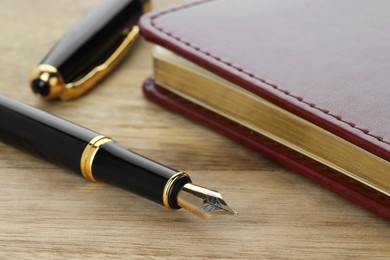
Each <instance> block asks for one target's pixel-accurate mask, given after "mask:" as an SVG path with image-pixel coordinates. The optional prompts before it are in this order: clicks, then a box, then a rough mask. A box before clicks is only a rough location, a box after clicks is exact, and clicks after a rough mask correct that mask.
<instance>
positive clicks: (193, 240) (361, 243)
mask: <svg viewBox="0 0 390 260" xmlns="http://www.w3.org/2000/svg"><path fill="white" fill-rule="evenodd" d="M95 2H96V1H89V0H80V1H70V0H60V1H44V0H35V1H29V0H18V1H15V0H2V1H1V4H0V6H1V8H0V17H1V19H0V38H1V40H0V52H1V55H0V92H1V93H3V94H6V95H8V96H11V97H13V98H15V99H18V100H21V101H23V102H26V103H28V104H31V105H34V106H37V107H39V108H41V109H43V110H46V111H49V112H51V113H53V114H56V115H59V116H61V117H64V118H66V119H68V120H71V121H74V122H76V123H79V124H81V125H84V126H86V127H88V128H91V129H94V130H96V131H98V132H101V133H104V134H106V135H109V136H111V137H113V138H115V139H116V140H117V141H118V142H120V143H122V144H123V145H125V146H127V147H129V148H130V149H133V150H135V151H137V152H139V153H141V154H144V155H145V156H148V157H150V158H153V159H155V160H157V161H160V162H162V163H164V164H167V165H170V166H171V167H174V168H178V169H183V170H186V171H188V172H190V173H191V176H192V179H193V180H194V182H196V183H198V184H200V185H204V186H208V187H211V188H215V189H218V190H219V191H221V193H222V194H223V196H224V197H225V199H226V200H227V201H228V202H229V203H230V204H231V206H232V207H233V208H234V209H236V210H237V211H238V212H239V216H238V217H230V216H222V217H218V218H213V219H209V220H200V219H197V218H195V217H193V216H192V215H191V214H188V213H187V212H185V211H183V210H179V211H176V212H171V211H168V210H166V209H165V208H163V207H160V206H159V205H157V204H154V203H152V202H149V201H147V200H145V199H143V198H140V197H137V196H135V195H133V194H130V193H128V192H126V191H123V190H121V189H119V188H115V187H112V186H109V185H105V184H93V183H88V182H87V181H85V180H84V179H83V178H82V177H81V176H78V175H77V174H73V173H71V172H68V171H66V170H63V169H60V168H58V167H56V166H54V165H51V164H50V163H48V162H46V161H44V160H42V159H40V158H36V157H33V156H31V155H29V154H26V153H23V152H21V151H19V150H17V149H15V148H13V147H10V146H7V145H5V144H3V143H0V178H1V181H0V259H35V258H37V259H63V258H72V259H77V258H83V259H111V258H123V259H130V258H166V257H169V258H176V257H178V258H192V257H193V258H208V257H210V258H234V259H235V258H252V259H253V258H263V259H270V258H274V259H287V258H292V259H299V258H300V259H301V258H308V259H346V258H347V259H370V258H372V259H390V225H389V223H388V222H386V221H385V220H383V219H381V218H379V217H377V216H376V215H374V214H372V213H370V212H368V211H367V210H365V209H363V208H361V207H359V206H357V205H355V204H353V203H351V202H349V201H346V200H345V199H343V198H341V197H339V196H338V195H336V194H334V193H332V192H330V191H328V190H326V189H324V188H322V187H319V186H318V185H316V184H314V183H312V182H310V181H309V180H307V179H305V178H304V177H301V176H299V175H298V174H296V173H294V172H291V171H288V170H285V169H283V168H281V167H280V166H278V165H276V164H275V163H273V162H271V161H269V160H267V159H265V158H264V157H262V156H261V155H259V154H256V153H255V152H253V151H251V150H249V149H247V148H245V147H243V146H241V145H239V144H237V143H234V142H232V141H231V140H228V139H226V138H224V137H221V136H219V135H217V134H215V133H213V132H212V131H210V130H208V129H206V128H204V127H201V126H199V125H197V124H195V123H192V122H190V121H188V120H186V119H184V118H182V117H181V116H179V115H176V114H173V113H171V112H169V111H167V110H165V109H163V108H161V107H160V106H158V105H155V104H153V103H151V102H149V101H148V100H146V99H145V98H144V97H143V94H142V91H141V84H142V82H143V80H144V79H145V78H146V77H147V76H149V75H151V73H152V69H151V48H152V46H151V44H148V43H146V42H145V41H143V40H141V41H140V42H138V43H137V45H136V46H135V49H133V51H132V52H131V53H130V54H129V56H128V58H127V59H126V60H125V61H124V62H123V63H122V64H121V66H120V68H118V69H117V70H116V71H115V72H114V73H112V75H111V76H110V77H109V78H107V79H106V80H104V81H103V82H101V84H100V85H99V86H98V87H97V88H96V89H94V90H93V91H91V92H90V93H89V94H88V95H86V96H84V97H82V98H80V99H78V100H76V101H73V102H62V103H61V102H43V101H42V100H40V99H39V98H37V97H35V96H33V95H32V93H31V91H30V90H29V87H28V75H29V73H30V70H31V69H32V68H33V67H34V66H36V64H37V63H38V62H39V61H40V60H41V59H42V57H43V56H44V55H45V54H46V52H47V51H48V49H49V48H51V47H52V45H53V44H54V43H55V41H56V40H57V39H59V37H60V36H61V35H62V34H63V33H64V32H65V31H66V30H67V29H68V28H69V27H70V26H71V25H72V24H73V23H74V22H75V21H76V20H77V19H78V18H79V17H80V16H81V15H82V14H83V13H84V12H85V11H86V10H88V9H89V8H90V7H92V6H93V5H94V4H95ZM177 2H180V1H174V0H170V1H155V2H154V7H155V8H160V7H163V6H168V5H171V4H174V3H177ZM3 123H4V122H3ZM26 130H28V129H26Z"/></svg>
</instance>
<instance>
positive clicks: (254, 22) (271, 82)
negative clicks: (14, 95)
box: [140, 0, 390, 160]
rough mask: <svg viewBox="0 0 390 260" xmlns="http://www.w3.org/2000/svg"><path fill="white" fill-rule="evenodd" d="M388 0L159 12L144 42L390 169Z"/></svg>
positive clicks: (249, 0) (210, 4)
mask: <svg viewBox="0 0 390 260" xmlns="http://www.w3.org/2000/svg"><path fill="white" fill-rule="evenodd" d="M389 13H390V5H389V4H388V2H387V1H386V0H378V1H363V0H344V1H337V0H319V1H312V0H294V1H293V2H292V1H291V2H290V1H285V0H246V1H236V0H206V1H200V2H195V3H191V4H187V5H183V6H179V7H175V8H171V9H167V10H163V11H158V12H152V13H149V14H147V15H145V16H143V17H142V19H141V21H140V26H141V33H142V34H143V36H144V37H145V38H146V39H147V40H149V41H152V42H154V43H156V44H158V45H161V46H163V47H165V48H167V49H170V50H172V51H173V52H176V53H178V54H179V55H181V56H183V57H185V58H187V59H189V60H191V61H193V62H195V63H197V64H199V65H200V66H202V67H204V68H206V69H208V70H210V71H212V72H214V73H216V74H218V75H220V76H222V77H224V78H226V79H227V80H229V81H232V82H234V83H236V84H238V85H239V86H242V87H243V88H246V89H248V90H249V91H251V92H253V93H255V94H257V95H259V96H262V97H263V98H266V99H268V100H269V101H271V102H273V103H275V104H277V105H279V106H280V107H282V108H284V109H286V110H288V111H290V112H292V113H295V114H297V115H299V116H300V117H302V118H305V119H307V120H309V121H311V122H313V123H314V124H316V125H318V126H320V127H322V128H324V129H326V130H328V131H331V132H332V133H334V134H336V135H338V136H340V137H342V138H344V139H346V140H348V141H350V142H352V143H354V144H356V145H358V146H360V147H362V148H363V149H366V150H368V151H370V152H372V153H373V154H376V155H378V156H380V157H382V158H384V159H385V160H390V113H389V111H390V86H389V84H390V79H389V72H390V45H389V42H390V34H389V33H388V32H389V31H390V15H389Z"/></svg>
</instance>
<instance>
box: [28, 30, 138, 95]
mask: <svg viewBox="0 0 390 260" xmlns="http://www.w3.org/2000/svg"><path fill="white" fill-rule="evenodd" d="M124 33H126V37H125V38H124V40H123V42H122V43H121V44H120V45H119V46H118V48H117V49H116V50H115V51H114V52H113V53H112V55H111V56H110V57H108V59H107V60H106V61H104V62H103V63H102V64H100V65H98V66H96V67H95V68H93V69H92V70H91V71H90V72H88V73H87V74H86V75H85V76H83V77H82V78H80V79H78V80H77V81H74V82H69V83H65V82H64V80H63V78H62V76H61V74H60V73H59V71H58V70H57V69H56V68H55V67H54V66H52V65H49V64H40V65H39V66H38V67H37V68H35V69H34V70H33V71H32V73H31V75H30V86H31V88H32V90H33V92H34V93H36V94H38V95H40V96H42V97H43V98H44V99H47V100H50V99H56V98H59V99H61V100H64V101H66V100H71V99H74V98H76V97H78V96H80V95H82V94H84V93H85V92H87V91H88V90H89V89H91V88H92V87H93V86H94V85H95V84H96V83H97V82H98V81H100V80H101V79H102V78H103V77H104V76H105V75H107V74H108V73H109V72H110V71H111V70H112V69H113V68H114V67H115V65H116V64H117V63H118V62H119V61H120V60H121V59H122V58H123V57H124V56H125V54H126V53H127V51H128V50H129V49H130V47H131V46H132V45H133V44H134V42H135V41H136V39H137V38H138V36H139V28H138V26H136V25H135V26H133V27H132V29H131V30H130V31H129V32H124ZM37 82H38V83H37ZM34 84H48V86H47V88H45V89H47V91H48V92H47V93H38V92H37V90H36V88H37V87H42V89H43V87H45V86H36V85H34Z"/></svg>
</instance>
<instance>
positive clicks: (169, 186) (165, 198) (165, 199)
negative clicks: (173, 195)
mask: <svg viewBox="0 0 390 260" xmlns="http://www.w3.org/2000/svg"><path fill="white" fill-rule="evenodd" d="M182 177H188V178H189V179H190V176H189V175H188V174H187V173H185V172H178V173H176V174H174V175H172V177H171V178H169V180H168V181H167V183H166V184H165V187H164V191H163V203H164V206H165V207H166V208H168V209H173V208H172V207H171V205H169V193H170V191H171V189H172V187H173V185H174V183H175V182H176V181H177V180H178V179H180V178H182Z"/></svg>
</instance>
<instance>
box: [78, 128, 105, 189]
mask: <svg viewBox="0 0 390 260" xmlns="http://www.w3.org/2000/svg"><path fill="white" fill-rule="evenodd" d="M111 141H112V139H111V138H109V137H106V136H103V135H99V136H96V137H95V138H93V139H92V140H91V141H89V143H88V144H87V146H86V147H85V148H84V151H83V154H82V156H81V161H80V168H81V173H82V174H83V176H84V178H86V179H87V180H89V181H91V182H96V180H95V178H94V177H93V174H92V163H93V159H94V158H95V155H96V153H97V151H98V150H99V148H100V147H101V146H102V145H103V144H105V143H108V142H111Z"/></svg>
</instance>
